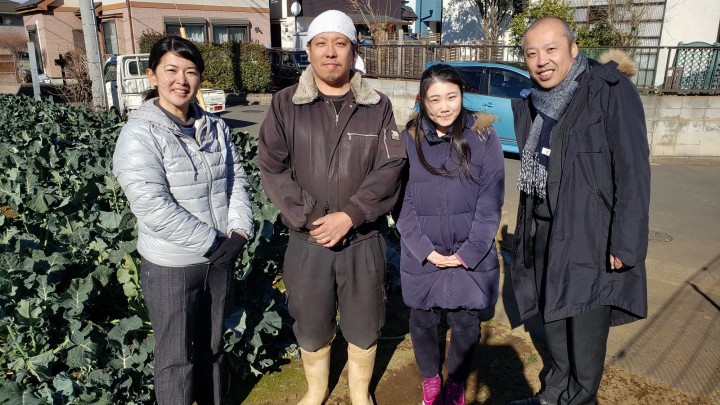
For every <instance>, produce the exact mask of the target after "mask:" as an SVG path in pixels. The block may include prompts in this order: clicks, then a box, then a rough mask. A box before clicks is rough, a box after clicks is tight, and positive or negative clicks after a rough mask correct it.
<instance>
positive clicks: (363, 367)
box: [348, 343, 377, 405]
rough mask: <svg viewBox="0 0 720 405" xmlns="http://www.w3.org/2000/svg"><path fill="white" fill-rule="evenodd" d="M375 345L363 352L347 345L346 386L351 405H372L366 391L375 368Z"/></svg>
mask: <svg viewBox="0 0 720 405" xmlns="http://www.w3.org/2000/svg"><path fill="white" fill-rule="evenodd" d="M376 352H377V345H373V346H371V347H370V348H369V349H367V350H363V349H361V348H359V347H357V346H355V345H353V344H352V343H348V385H349V386H350V400H351V401H352V404H353V405H374V404H373V400H372V397H371V396H370V392H368V389H369V388H370V379H371V378H372V373H373V367H374V366H375V353H376Z"/></svg>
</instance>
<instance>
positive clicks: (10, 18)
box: [0, 0, 25, 36]
mask: <svg viewBox="0 0 720 405" xmlns="http://www.w3.org/2000/svg"><path fill="white" fill-rule="evenodd" d="M17 6H18V4H17V3H15V2H12V1H10V0H0V36H2V35H7V34H11V33H17V34H24V33H25V30H24V29H23V19H22V16H21V15H20V14H18V13H17V11H15V7H17Z"/></svg>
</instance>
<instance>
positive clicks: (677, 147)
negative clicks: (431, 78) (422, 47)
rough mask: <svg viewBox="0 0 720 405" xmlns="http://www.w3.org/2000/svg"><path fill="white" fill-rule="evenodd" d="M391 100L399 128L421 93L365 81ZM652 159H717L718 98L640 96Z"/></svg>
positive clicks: (403, 84) (395, 83) (399, 83)
mask: <svg viewBox="0 0 720 405" xmlns="http://www.w3.org/2000/svg"><path fill="white" fill-rule="evenodd" d="M366 80H367V81H368V83H369V84H370V86H372V88H374V89H375V90H378V91H380V92H382V93H384V94H385V95H387V96H388V97H389V98H390V101H391V102H392V105H393V112H394V114H395V122H397V125H398V127H400V128H402V127H404V126H405V124H406V123H407V121H408V119H409V118H410V115H411V114H412V110H413V107H414V106H415V96H416V95H417V94H418V93H419V92H420V82H419V81H417V80H398V79H366ZM640 99H641V100H642V103H643V107H644V108H645V122H646V124H647V130H648V144H649V145H650V156H651V158H652V159H655V160H660V159H663V158H700V159H702V158H709V159H711V160H717V159H720V95H717V96H675V95H666V96H657V95H641V96H640Z"/></svg>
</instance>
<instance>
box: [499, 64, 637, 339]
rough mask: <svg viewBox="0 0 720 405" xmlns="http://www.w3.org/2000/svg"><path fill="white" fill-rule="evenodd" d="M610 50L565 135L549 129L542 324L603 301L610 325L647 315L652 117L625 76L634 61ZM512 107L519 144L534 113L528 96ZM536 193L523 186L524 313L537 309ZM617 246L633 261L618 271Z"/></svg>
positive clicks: (519, 278) (591, 72) (518, 241)
mask: <svg viewBox="0 0 720 405" xmlns="http://www.w3.org/2000/svg"><path fill="white" fill-rule="evenodd" d="M611 58H612V59H616V60H617V61H611V62H609V63H607V64H604V65H602V64H600V63H598V62H597V61H594V60H592V59H590V60H589V61H588V64H589V66H588V70H587V71H586V72H585V74H584V75H583V78H582V80H581V82H580V88H579V89H578V91H577V93H576V95H575V97H574V98H573V101H572V102H571V103H570V105H569V107H568V109H567V112H566V120H565V124H564V125H563V126H562V127H561V129H560V131H559V132H558V134H559V136H560V137H559V138H556V136H555V135H553V136H552V140H551V147H552V148H551V149H552V154H551V157H550V170H549V173H548V201H549V202H550V206H551V211H552V215H553V217H552V229H551V233H550V242H549V243H550V245H549V252H548V257H547V269H546V273H545V279H546V282H545V305H544V308H543V309H542V310H543V314H542V315H543V319H544V321H545V322H552V321H555V320H559V319H563V318H568V317H571V316H575V315H579V314H581V313H583V312H586V311H589V310H591V309H593V308H595V307H597V306H600V305H607V306H611V307H612V315H611V324H612V325H621V324H624V323H628V322H632V321H634V320H638V319H641V318H645V317H647V280H646V274H645V256H646V254H647V247H648V216H649V213H648V211H649V206H650V162H649V147H648V142H647V131H646V128H645V116H644V110H643V105H642V102H641V101H640V97H639V95H638V92H637V89H636V88H635V85H634V84H633V83H632V82H631V81H630V79H628V77H626V76H625V75H624V74H623V73H625V72H629V71H631V70H633V68H635V66H634V63H633V62H632V60H631V59H629V57H628V56H627V55H625V54H624V53H622V52H620V53H619V54H617V53H616V54H615V55H612V57H611ZM618 63H619V64H618ZM635 70H636V68H635ZM513 114H514V117H515V133H516V135H517V140H518V147H519V148H520V150H522V149H523V147H524V146H525V142H526V140H527V135H528V133H529V131H530V126H531V123H532V118H533V115H534V114H533V110H532V104H531V102H530V100H514V101H513ZM558 125H560V124H558ZM558 145H560V146H558ZM558 149H559V150H558ZM553 161H555V162H553ZM532 201H533V200H532V196H529V195H526V194H525V193H521V195H520V206H519V209H518V217H517V218H518V219H517V228H516V230H515V234H514V236H513V251H512V266H511V271H512V280H513V289H514V292H515V297H516V299H517V303H518V307H519V310H520V316H521V319H527V318H529V317H530V316H532V315H534V314H536V313H538V312H539V310H540V308H539V307H538V297H537V293H536V284H535V270H534V260H533V258H532V255H531V253H532V251H533V249H532V247H531V243H532V235H531V232H532V221H533V219H532V215H533V214H532V206H533V202H532ZM610 254H613V255H615V256H617V257H618V258H620V260H622V261H623V263H624V264H626V265H627V266H628V267H626V268H623V269H621V270H611V269H610V265H609V260H608V257H609V255H610Z"/></svg>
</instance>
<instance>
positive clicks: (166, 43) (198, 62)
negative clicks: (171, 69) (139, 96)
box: [143, 35, 205, 101]
mask: <svg viewBox="0 0 720 405" xmlns="http://www.w3.org/2000/svg"><path fill="white" fill-rule="evenodd" d="M168 52H174V53H176V54H178V55H180V57H182V58H184V59H187V60H189V61H190V62H192V63H194V64H195V66H196V67H197V69H198V71H199V72H200V74H201V75H202V73H203V72H204V71H205V62H204V61H203V58H202V54H201V53H200V50H199V49H198V47H197V46H196V45H195V44H194V43H193V42H192V41H188V40H187V39H185V38H182V37H178V36H177V35H172V36H169V37H165V38H163V39H161V40H159V41H157V42H156V43H155V45H153V47H152V49H151V50H150V59H149V60H148V69H150V70H152V71H153V73H154V72H155V69H157V67H158V65H159V64H160V59H162V57H163V56H165V54H166V53H168ZM155 97H158V89H157V86H156V87H153V88H151V89H148V90H146V91H145V93H144V94H143V101H147V100H150V99H151V98H155Z"/></svg>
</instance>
